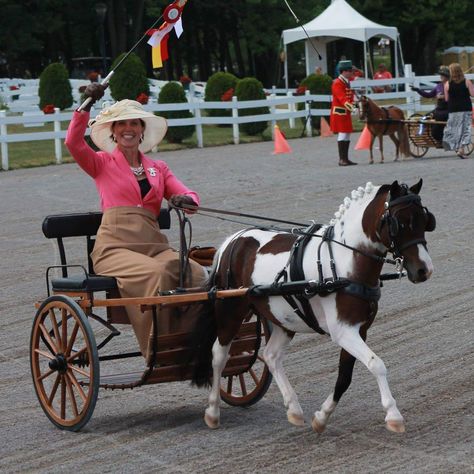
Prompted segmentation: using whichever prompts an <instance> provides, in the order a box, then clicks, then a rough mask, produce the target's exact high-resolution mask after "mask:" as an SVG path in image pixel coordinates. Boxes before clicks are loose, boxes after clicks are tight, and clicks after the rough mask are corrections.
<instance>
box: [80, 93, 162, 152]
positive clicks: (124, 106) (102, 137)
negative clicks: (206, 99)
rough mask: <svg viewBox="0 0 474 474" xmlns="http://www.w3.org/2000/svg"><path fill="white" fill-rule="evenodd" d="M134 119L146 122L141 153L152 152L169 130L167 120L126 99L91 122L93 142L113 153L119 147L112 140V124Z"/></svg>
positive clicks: (138, 103)
mask: <svg viewBox="0 0 474 474" xmlns="http://www.w3.org/2000/svg"><path fill="white" fill-rule="evenodd" d="M132 119H141V120H143V121H144V122H145V130H144V132H143V141H142V142H141V143H140V145H139V146H138V148H139V150H140V151H141V152H143V153H146V152H147V151H150V150H151V149H152V148H153V147H154V146H156V145H158V143H160V142H161V140H163V137H164V136H165V134H166V130H167V129H168V124H167V122H166V119H164V118H163V117H158V116H157V115H155V114H153V113H151V112H147V111H146V110H144V109H143V106H142V104H140V102H137V101H135V100H129V99H124V100H121V101H119V102H116V103H115V104H114V105H112V106H111V107H109V108H108V109H104V110H103V111H102V112H101V113H100V114H99V115H97V117H96V118H95V119H93V120H90V121H89V127H91V138H92V141H93V142H94V143H95V144H96V146H97V147H98V148H100V149H101V150H103V151H107V152H109V153H110V152H112V151H113V150H114V148H115V147H116V146H117V145H116V143H115V142H114V141H113V140H112V138H111V135H112V130H111V125H112V122H117V121H118V120H132Z"/></svg>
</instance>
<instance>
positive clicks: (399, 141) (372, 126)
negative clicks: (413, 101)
mask: <svg viewBox="0 0 474 474" xmlns="http://www.w3.org/2000/svg"><path fill="white" fill-rule="evenodd" d="M359 118H360V119H361V120H366V121H367V128H368V129H369V131H370V134H371V136H372V137H371V141H370V161H369V163H370V164H372V163H373V162H374V156H373V153H372V147H373V145H374V141H375V137H379V148H380V163H383V161H384V156H383V136H384V135H388V136H389V137H390V138H391V139H392V141H393V143H395V148H396V152H395V161H397V160H398V157H399V154H400V153H401V155H402V156H410V144H409V142H408V132H407V129H406V125H405V123H404V122H403V120H405V115H404V114H403V111H402V110H401V109H399V108H398V107H395V106H393V105H391V106H390V107H379V106H378V105H377V104H376V103H375V102H374V101H373V100H371V99H369V98H368V97H366V96H365V95H363V96H361V97H360V99H359Z"/></svg>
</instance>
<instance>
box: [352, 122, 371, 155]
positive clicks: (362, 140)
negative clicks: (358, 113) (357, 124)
mask: <svg viewBox="0 0 474 474" xmlns="http://www.w3.org/2000/svg"><path fill="white" fill-rule="evenodd" d="M371 142H372V134H371V133H370V131H369V129H368V128H367V125H366V126H365V127H364V130H362V133H361V134H360V137H359V140H358V141H357V144H356V146H355V149H356V150H370V144H371Z"/></svg>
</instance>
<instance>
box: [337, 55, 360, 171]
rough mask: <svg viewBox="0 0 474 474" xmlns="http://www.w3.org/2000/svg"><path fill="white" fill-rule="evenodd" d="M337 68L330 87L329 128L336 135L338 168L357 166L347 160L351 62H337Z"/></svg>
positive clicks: (350, 107)
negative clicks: (337, 72) (336, 75)
mask: <svg viewBox="0 0 474 474" xmlns="http://www.w3.org/2000/svg"><path fill="white" fill-rule="evenodd" d="M337 67H338V70H339V71H340V74H339V77H337V78H336V79H334V81H333V82H332V86H331V94H332V103H331V116H330V127H331V130H332V132H333V133H337V146H338V151H339V166H350V165H356V164H357V163H354V162H353V161H350V160H349V145H350V140H351V133H352V132H353V131H354V129H353V128H352V117H351V112H352V111H353V110H354V91H353V90H352V89H351V86H350V81H351V79H352V78H353V72H352V61H350V60H344V61H339V63H338V65H337Z"/></svg>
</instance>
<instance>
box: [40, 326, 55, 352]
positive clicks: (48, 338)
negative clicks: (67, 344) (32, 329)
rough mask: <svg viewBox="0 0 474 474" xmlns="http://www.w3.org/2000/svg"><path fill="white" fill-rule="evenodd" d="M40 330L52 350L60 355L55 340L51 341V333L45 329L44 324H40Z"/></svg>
mask: <svg viewBox="0 0 474 474" xmlns="http://www.w3.org/2000/svg"><path fill="white" fill-rule="evenodd" d="M39 328H40V330H41V334H42V335H43V337H44V338H45V339H46V342H47V343H48V344H49V345H50V346H51V350H52V351H54V352H55V353H58V352H59V349H58V347H57V346H56V344H55V343H54V342H53V340H52V339H51V336H50V335H49V331H48V330H47V329H46V328H45V326H44V324H43V323H40V325H39Z"/></svg>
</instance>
